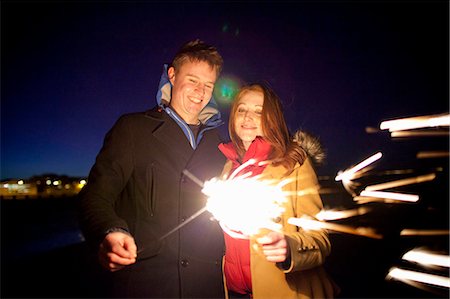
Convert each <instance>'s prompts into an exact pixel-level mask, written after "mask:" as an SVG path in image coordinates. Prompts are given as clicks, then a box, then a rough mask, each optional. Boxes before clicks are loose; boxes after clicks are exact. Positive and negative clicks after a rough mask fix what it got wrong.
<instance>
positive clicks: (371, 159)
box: [335, 152, 383, 181]
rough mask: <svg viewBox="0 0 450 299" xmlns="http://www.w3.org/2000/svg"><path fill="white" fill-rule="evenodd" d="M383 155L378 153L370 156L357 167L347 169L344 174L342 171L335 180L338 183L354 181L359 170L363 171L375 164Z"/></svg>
mask: <svg viewBox="0 0 450 299" xmlns="http://www.w3.org/2000/svg"><path fill="white" fill-rule="evenodd" d="M382 155H383V154H382V153H381V152H378V153H376V154H374V155H372V156H370V157H369V158H367V159H365V160H364V161H362V162H361V163H359V164H357V165H356V166H354V167H352V168H350V169H347V170H345V171H343V172H342V171H340V172H339V173H338V175H337V176H336V178H335V180H336V181H340V180H351V179H353V178H354V177H355V174H356V173H357V172H358V171H359V170H361V169H363V168H364V167H366V166H368V165H370V164H372V163H373V162H375V161H376V160H378V159H380V158H381V156H382Z"/></svg>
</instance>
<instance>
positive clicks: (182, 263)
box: [180, 260, 189, 268]
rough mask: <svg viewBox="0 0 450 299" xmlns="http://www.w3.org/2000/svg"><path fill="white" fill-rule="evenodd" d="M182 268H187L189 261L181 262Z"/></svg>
mask: <svg viewBox="0 0 450 299" xmlns="http://www.w3.org/2000/svg"><path fill="white" fill-rule="evenodd" d="M180 263H181V266H183V267H185V268H186V267H187V266H189V261H188V260H181V262H180Z"/></svg>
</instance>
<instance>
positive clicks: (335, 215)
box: [316, 207, 369, 221]
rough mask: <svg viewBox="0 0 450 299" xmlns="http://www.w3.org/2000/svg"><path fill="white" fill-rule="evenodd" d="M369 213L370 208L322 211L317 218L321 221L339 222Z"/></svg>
mask: <svg viewBox="0 0 450 299" xmlns="http://www.w3.org/2000/svg"><path fill="white" fill-rule="evenodd" d="M367 212H369V209H368V208H362V207H361V208H357V209H352V210H346V211H334V210H322V211H320V212H319V213H317V214H316V218H317V219H319V220H321V221H329V220H339V219H344V218H349V217H353V216H359V215H363V214H366V213H367Z"/></svg>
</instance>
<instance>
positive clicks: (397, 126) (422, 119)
mask: <svg viewBox="0 0 450 299" xmlns="http://www.w3.org/2000/svg"><path fill="white" fill-rule="evenodd" d="M440 126H446V127H448V126H450V114H436V115H428V116H416V117H408V118H401V119H394V120H388V121H383V122H381V124H380V129H381V130H386V129H388V130H389V132H394V131H402V130H411V129H418V128H426V127H440Z"/></svg>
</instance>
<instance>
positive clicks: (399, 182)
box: [365, 173, 436, 191]
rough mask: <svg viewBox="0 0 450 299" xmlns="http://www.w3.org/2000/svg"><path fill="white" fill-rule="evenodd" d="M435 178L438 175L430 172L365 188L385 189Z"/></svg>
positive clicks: (367, 189) (368, 189)
mask: <svg viewBox="0 0 450 299" xmlns="http://www.w3.org/2000/svg"><path fill="white" fill-rule="evenodd" d="M435 178H436V175H435V174H434V173H430V174H426V175H421V176H417V177H414V178H407V179H402V180H397V181H391V182H386V183H382V184H377V185H371V186H367V187H366V189H365V190H366V191H378V190H384V189H389V188H394V187H399V186H405V185H411V184H417V183H423V182H428V181H432V180H434V179H435Z"/></svg>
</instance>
